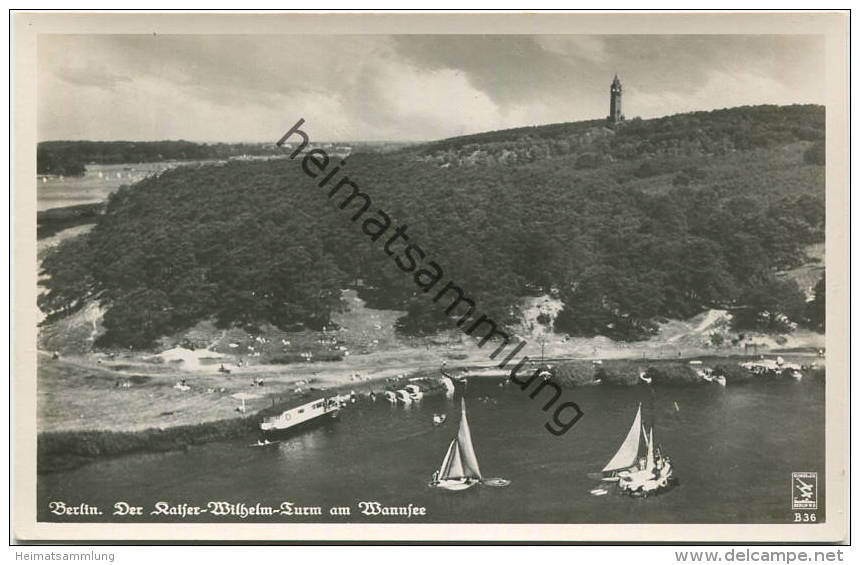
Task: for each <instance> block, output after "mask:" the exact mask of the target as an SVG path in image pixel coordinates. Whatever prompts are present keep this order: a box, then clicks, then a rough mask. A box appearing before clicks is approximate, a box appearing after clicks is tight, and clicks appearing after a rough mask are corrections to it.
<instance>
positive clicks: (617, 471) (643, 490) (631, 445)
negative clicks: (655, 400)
mask: <svg viewBox="0 0 860 565" xmlns="http://www.w3.org/2000/svg"><path fill="white" fill-rule="evenodd" d="M643 436H644V438H645V456H644V457H641V456H640V448H641V440H642V437H643ZM602 472H603V473H610V474H609V475H606V476H604V478H603V480H604V481H617V482H618V486H619V488H620V489H621V491H622V492H624V493H626V494H630V495H633V496H647V495H648V494H652V493H656V492H659V491H661V490H663V489H665V488H667V487H668V486H669V483H670V482H671V480H672V462H671V460H670V459H669V458H668V457H665V456H664V455H663V454H662V453H661V452H660V450H659V449H657V448H656V447H655V444H654V428H653V427H652V428H651V429H650V430H646V429H645V426H643V425H642V404H641V403H640V404H639V407H638V408H637V410H636V416H635V417H634V418H633V425H632V426H631V427H630V431H628V432H627V437H625V438H624V441H623V442H622V443H621V447H619V448H618V451H617V452H615V455H614V456H613V457H612V459H610V461H609V463H607V464H606V466H605V467H604V468H603V470H602Z"/></svg>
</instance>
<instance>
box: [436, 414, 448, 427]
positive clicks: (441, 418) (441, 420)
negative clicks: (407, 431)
mask: <svg viewBox="0 0 860 565" xmlns="http://www.w3.org/2000/svg"><path fill="white" fill-rule="evenodd" d="M447 419H448V416H447V414H433V425H434V426H441V425H442V424H444V423H445V420H447Z"/></svg>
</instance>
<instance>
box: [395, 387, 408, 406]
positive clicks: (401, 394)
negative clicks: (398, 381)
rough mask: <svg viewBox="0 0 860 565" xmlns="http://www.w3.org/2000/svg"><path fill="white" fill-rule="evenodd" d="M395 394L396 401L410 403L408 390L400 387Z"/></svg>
mask: <svg viewBox="0 0 860 565" xmlns="http://www.w3.org/2000/svg"><path fill="white" fill-rule="evenodd" d="M394 394H395V396H396V397H397V402H402V403H403V404H412V396H411V395H410V394H409V391H407V390H404V389H400V390H398V391H395V393H394Z"/></svg>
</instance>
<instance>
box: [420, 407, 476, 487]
mask: <svg viewBox="0 0 860 565" xmlns="http://www.w3.org/2000/svg"><path fill="white" fill-rule="evenodd" d="M481 480H482V477H481V469H480V467H478V458H477V457H476V456H475V448H474V447H473V446H472V434H471V433H470V432H469V421H468V420H467V419H466V401H465V400H464V399H462V398H461V399H460V429H459V430H458V431H457V437H455V438H454V439H453V440H451V443H450V445H448V451H446V452H445V458H444V459H442V465H441V466H440V467H439V470H438V471H436V472H435V473H433V480H432V481H430V485H429V486H431V487H435V488H441V489H445V490H466V489H467V488H469V487H471V486H473V485H476V484H478V483H480V482H481Z"/></svg>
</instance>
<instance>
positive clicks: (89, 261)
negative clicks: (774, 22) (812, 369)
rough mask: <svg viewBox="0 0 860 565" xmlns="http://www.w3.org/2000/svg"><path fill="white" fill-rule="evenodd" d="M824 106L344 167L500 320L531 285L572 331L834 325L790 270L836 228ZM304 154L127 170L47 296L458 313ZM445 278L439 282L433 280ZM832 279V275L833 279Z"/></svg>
mask: <svg viewBox="0 0 860 565" xmlns="http://www.w3.org/2000/svg"><path fill="white" fill-rule="evenodd" d="M823 139H824V109H823V108H822V107H818V106H788V107H775V106H761V107H742V108H734V109H729V110H719V111H714V112H697V113H693V114H682V115H676V116H669V117H666V118H660V119H655V120H632V121H630V122H628V123H625V124H623V125H622V126H620V127H619V128H617V129H614V130H613V129H610V128H606V127H604V124H603V123H602V122H599V121H590V122H579V123H572V124H555V125H549V126H543V127H536V128H522V129H517V130H506V131H501V132H490V133H487V134H479V135H473V136H467V137H461V138H454V139H450V140H443V141H439V142H434V143H429V144H425V145H419V146H415V147H410V148H406V149H401V150H399V151H394V152H391V153H386V154H381V153H370V152H368V153H357V154H353V155H351V156H350V157H349V159H348V164H347V165H345V167H344V171H343V172H344V173H345V174H347V175H348V176H349V178H350V179H351V180H353V181H354V182H355V183H357V184H358V185H359V186H360V187H361V189H362V191H364V192H365V193H367V194H369V195H371V196H372V199H373V206H374V208H379V209H383V210H385V212H387V213H388V214H389V215H390V216H391V217H392V218H393V220H394V222H395V224H394V225H402V224H407V225H408V228H409V232H408V233H409V238H410V242H415V243H420V246H421V248H422V249H423V250H424V251H425V252H426V256H427V260H430V259H432V260H433V261H435V262H436V263H438V265H440V266H442V267H443V268H444V270H445V274H444V279H443V282H442V284H444V282H446V281H448V280H453V281H455V282H456V283H457V284H458V285H459V286H460V287H462V288H463V289H464V290H465V291H466V293H467V294H468V295H469V296H471V297H472V298H473V299H474V300H475V302H476V303H477V304H478V305H479V309H480V311H481V313H486V314H487V315H489V316H491V317H492V318H493V319H495V320H496V321H498V322H500V323H503V322H512V321H514V320H516V319H517V317H518V311H517V304H518V301H519V299H520V297H522V296H523V295H529V294H539V293H551V294H554V295H556V296H558V297H559V298H561V299H562V301H563V302H564V304H565V307H564V310H563V311H562V312H561V314H560V315H559V317H558V319H557V320H556V326H557V329H558V330H559V331H565V332H569V333H572V334H577V335H596V334H600V335H607V336H610V337H612V338H615V339H625V340H629V339H644V338H647V337H648V336H649V335H650V334H651V332H652V331H653V330H654V328H655V324H654V321H655V320H657V319H659V318H661V317H688V316H690V315H693V314H695V313H697V312H700V311H701V310H703V309H705V308H710V307H721V308H730V309H733V310H735V312H736V313H737V314H739V315H738V316H737V320H738V323H739V324H743V325H745V326H747V327H756V328H758V329H763V330H768V331H789V330H790V327H791V325H792V323H801V324H808V325H810V326H814V327H820V325H821V324H823V320H822V319H819V318H821V317H822V316H823V309H822V308H821V304H820V302H821V300H823V296H822V298H821V299H820V300H819V301H818V302H819V304H817V306H815V307H813V306H811V305H808V304H807V303H806V301H805V299H804V295H803V293H802V292H801V290H800V289H799V288H798V287H797V285H796V284H795V283H794V282H793V281H791V280H790V279H787V278H784V277H779V276H777V271H779V270H784V269H788V268H791V267H794V266H797V265H800V264H802V263H803V262H805V261H806V259H807V258H806V257H805V256H804V252H803V250H804V248H805V247H806V246H807V245H809V244H811V243H816V242H821V241H823V238H824V167H823V155H824V145H823ZM327 194H328V191H327V189H320V188H318V187H317V186H316V184H315V183H314V181H313V180H312V179H310V178H309V177H308V176H307V175H305V174H304V173H303V172H302V170H301V165H300V162H299V161H298V160H296V161H289V160H274V161H267V162H231V163H228V164H224V165H219V166H211V167H200V168H193V169H192V168H182V167H180V168H177V169H175V170H172V171H169V172H166V173H164V174H162V175H161V176H159V177H158V178H150V179H147V180H144V181H142V182H140V183H138V184H137V185H135V186H134V187H131V188H123V189H120V190H119V191H118V192H116V193H114V194H113V195H112V196H111V198H110V199H109V201H108V203H107V207H106V211H105V214H104V215H103V216H102V217H100V219H99V221H98V224H97V225H96V227H95V228H94V229H93V230H92V231H91V232H90V233H88V234H86V235H84V236H81V237H78V238H75V239H73V240H69V241H67V242H65V243H64V244H62V245H61V246H59V247H58V248H57V249H56V251H55V252H54V253H52V254H50V255H49V256H48V257H46V259H45V261H44V263H43V267H44V270H45V272H46V273H47V274H49V275H51V278H50V279H49V280H48V281H47V282H46V285H47V287H48V292H47V294H45V295H43V296H42V297H41V298H40V301H39V302H40V306H41V307H42V308H43V309H44V310H45V311H46V312H50V313H53V315H61V314H62V312H65V311H69V310H72V309H74V308H75V307H76V305H79V304H81V302H82V301H83V300H84V299H85V298H87V297H98V298H99V299H100V300H101V302H102V304H103V305H105V306H106V307H107V312H106V314H105V319H104V325H105V327H106V329H107V333H106V334H105V335H104V336H103V338H102V343H103V344H105V345H108V344H117V345H128V344H133V345H136V346H146V345H149V344H151V343H152V342H153V340H155V339H156V338H157V337H159V336H161V335H164V334H167V333H172V332H174V331H177V330H181V329H183V328H186V327H189V326H191V325H193V324H195V323H196V322H197V321H199V320H201V319H205V318H209V317H214V318H216V319H217V320H218V322H219V323H220V324H223V325H229V324H255V323H261V322H264V321H266V322H271V323H273V324H275V325H277V326H279V327H282V328H287V327H293V326H295V325H297V324H301V325H305V326H309V327H321V326H322V325H323V324H326V323H328V322H329V314H330V312H332V310H333V309H335V308H338V307H339V291H340V289H342V288H346V287H357V288H358V290H359V292H360V295H361V296H362V297H363V298H365V299H366V300H368V301H369V304H368V305H369V306H371V307H373V306H378V307H386V308H397V309H403V310H405V311H407V314H406V315H405V316H404V317H403V318H402V319H401V320H400V329H401V330H402V331H404V332H410V333H422V332H430V331H435V330H436V329H438V328H441V327H453V324H454V322H453V321H452V320H450V319H447V318H446V317H445V315H444V313H443V311H444V307H445V303H444V302H441V303H440V302H433V301H432V300H431V299H430V298H431V297H430V296H429V295H433V294H435V290H438V288H436V289H434V292H431V293H427V294H425V293H424V292H422V291H421V289H420V288H418V287H417V286H416V283H415V282H414V280H413V276H412V274H408V273H404V271H403V270H401V269H400V268H398V267H397V266H396V265H395V263H394V262H393V260H392V258H391V257H390V256H389V255H388V254H386V253H385V252H384V251H383V248H382V247H383V244H384V242H385V239H386V238H381V239H380V240H379V241H376V242H373V241H371V239H370V238H368V237H367V235H365V234H364V233H362V231H361V229H360V222H358V223H353V222H351V221H350V216H351V215H352V212H353V210H352V209H345V210H342V209H339V208H338V204H340V202H341V201H342V198H338V197H335V198H333V199H329V198H328V197H327ZM439 286H442V285H441V284H440V285H439ZM819 290H820V294H822V295H823V285H820V289H819Z"/></svg>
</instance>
